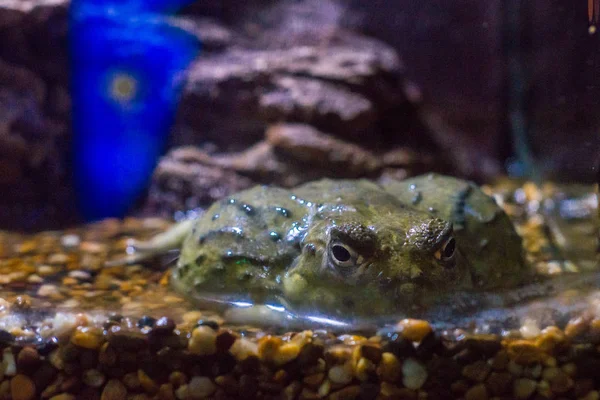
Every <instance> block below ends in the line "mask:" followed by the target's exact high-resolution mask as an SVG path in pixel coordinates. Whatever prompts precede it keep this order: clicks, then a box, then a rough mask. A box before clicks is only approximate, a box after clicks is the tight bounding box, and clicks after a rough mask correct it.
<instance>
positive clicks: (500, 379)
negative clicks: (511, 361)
mask: <svg viewBox="0 0 600 400" xmlns="http://www.w3.org/2000/svg"><path fill="white" fill-rule="evenodd" d="M512 381H513V376H512V374H510V373H509V372H492V373H491V374H490V376H489V377H488V379H487V381H486V382H485V383H486V385H487V388H488V389H489V391H490V393H491V394H492V395H493V396H502V395H504V394H507V393H508V392H509V391H510V388H511V384H512Z"/></svg>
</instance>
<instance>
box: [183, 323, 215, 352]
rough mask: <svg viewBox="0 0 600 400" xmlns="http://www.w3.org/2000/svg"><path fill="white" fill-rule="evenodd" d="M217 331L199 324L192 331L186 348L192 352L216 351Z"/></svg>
mask: <svg viewBox="0 0 600 400" xmlns="http://www.w3.org/2000/svg"><path fill="white" fill-rule="evenodd" d="M216 341H217V333H216V332H215V330H214V329H212V328H210V327H208V326H205V325H201V326H198V327H197V328H195V329H194V330H193V331H192V337H191V338H190V341H189V343H188V350H189V352H190V353H192V354H197V355H209V354H215V353H216V352H217V345H216Z"/></svg>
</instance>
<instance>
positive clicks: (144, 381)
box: [137, 369, 159, 395]
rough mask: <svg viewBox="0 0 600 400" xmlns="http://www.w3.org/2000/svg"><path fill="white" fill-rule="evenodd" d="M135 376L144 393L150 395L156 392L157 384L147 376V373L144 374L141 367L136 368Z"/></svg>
mask: <svg viewBox="0 0 600 400" xmlns="http://www.w3.org/2000/svg"><path fill="white" fill-rule="evenodd" d="M137 376H138V379H139V381H140V385H141V386H142V388H144V390H145V391H146V393H148V394H151V395H152V394H155V393H156V392H158V388H159V386H158V385H157V384H156V382H154V381H153V380H152V378H150V377H149V376H148V374H146V372H145V371H144V370H143V369H138V372H137Z"/></svg>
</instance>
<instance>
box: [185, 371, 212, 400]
mask: <svg viewBox="0 0 600 400" xmlns="http://www.w3.org/2000/svg"><path fill="white" fill-rule="evenodd" d="M187 386H188V390H189V393H190V395H191V397H192V398H193V399H205V398H207V397H209V396H210V395H212V394H213V393H214V392H215V390H216V389H217V387H216V386H215V384H214V383H213V382H212V381H211V380H210V379H209V378H207V377H205V376H195V377H193V378H192V379H191V380H190V383H189V384H188V385H187Z"/></svg>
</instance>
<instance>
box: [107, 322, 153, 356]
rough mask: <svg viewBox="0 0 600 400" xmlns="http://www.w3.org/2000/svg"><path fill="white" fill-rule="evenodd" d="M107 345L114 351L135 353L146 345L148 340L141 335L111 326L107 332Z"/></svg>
mask: <svg viewBox="0 0 600 400" xmlns="http://www.w3.org/2000/svg"><path fill="white" fill-rule="evenodd" d="M108 343H110V345H111V346H113V347H114V348H115V349H116V350H128V351H136V350H141V349H143V348H145V347H146V346H147V345H148V338H147V337H146V335H144V334H143V333H140V332H135V331H129V330H124V329H121V328H120V327H119V326H113V327H111V328H110V329H109V330H108Z"/></svg>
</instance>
